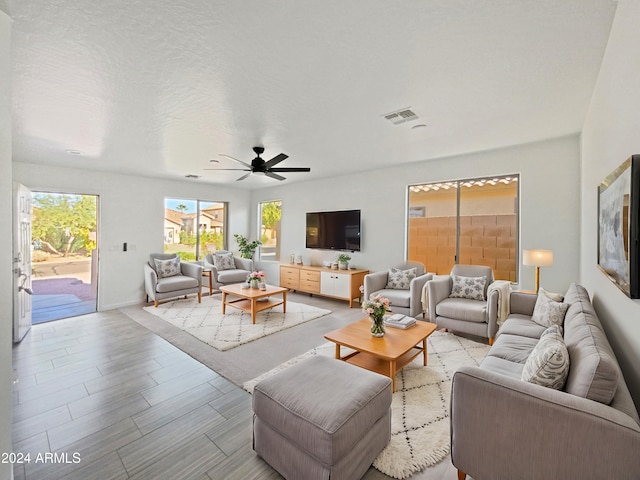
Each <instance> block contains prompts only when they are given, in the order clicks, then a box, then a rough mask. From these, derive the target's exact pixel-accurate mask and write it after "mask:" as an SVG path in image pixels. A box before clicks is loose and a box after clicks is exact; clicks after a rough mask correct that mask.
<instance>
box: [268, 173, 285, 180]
mask: <svg viewBox="0 0 640 480" xmlns="http://www.w3.org/2000/svg"><path fill="white" fill-rule="evenodd" d="M264 174H265V175H266V176H267V177H271V178H275V179H276V180H286V179H285V178H284V177H282V176H280V175H278V174H275V173H273V172H264Z"/></svg>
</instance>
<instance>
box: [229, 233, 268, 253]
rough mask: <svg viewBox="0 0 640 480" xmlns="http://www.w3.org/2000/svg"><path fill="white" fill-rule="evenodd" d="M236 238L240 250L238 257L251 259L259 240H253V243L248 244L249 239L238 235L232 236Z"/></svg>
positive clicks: (259, 243) (259, 242) (260, 243)
mask: <svg viewBox="0 0 640 480" xmlns="http://www.w3.org/2000/svg"><path fill="white" fill-rule="evenodd" d="M233 236H234V237H236V242H238V248H239V250H240V257H242V258H249V259H251V258H253V254H254V252H255V251H256V248H258V247H259V246H260V245H262V242H261V241H260V240H254V241H253V242H249V239H248V238H247V237H245V236H243V235H240V234H238V233H234V234H233Z"/></svg>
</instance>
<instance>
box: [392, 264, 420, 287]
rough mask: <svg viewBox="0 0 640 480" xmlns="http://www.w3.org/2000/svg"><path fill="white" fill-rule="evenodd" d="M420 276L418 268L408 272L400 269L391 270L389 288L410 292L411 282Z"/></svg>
mask: <svg viewBox="0 0 640 480" xmlns="http://www.w3.org/2000/svg"><path fill="white" fill-rule="evenodd" d="M417 275H418V269H417V268H410V269H408V270H400V269H399V268H391V269H390V270H389V273H388V275H387V286H386V288H389V289H391V290H409V286H410V285H411V280H413V279H414V278H416V276H417Z"/></svg>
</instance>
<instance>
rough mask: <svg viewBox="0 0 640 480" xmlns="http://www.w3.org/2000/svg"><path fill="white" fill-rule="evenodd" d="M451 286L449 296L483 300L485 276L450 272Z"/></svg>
mask: <svg viewBox="0 0 640 480" xmlns="http://www.w3.org/2000/svg"><path fill="white" fill-rule="evenodd" d="M451 278H452V279H453V287H452V288H451V293H450V294H449V297H450V298H469V299H471V300H484V299H485V298H484V285H485V283H486V282H487V277H462V276H460V275H455V274H452V275H451Z"/></svg>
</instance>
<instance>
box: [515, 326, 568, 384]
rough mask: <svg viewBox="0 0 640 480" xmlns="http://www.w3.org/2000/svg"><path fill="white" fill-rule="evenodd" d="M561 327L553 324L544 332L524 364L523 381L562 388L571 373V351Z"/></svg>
mask: <svg viewBox="0 0 640 480" xmlns="http://www.w3.org/2000/svg"><path fill="white" fill-rule="evenodd" d="M559 328H560V327H559V326H558V325H553V326H551V327H549V328H548V329H547V330H545V331H544V332H543V333H542V335H541V336H540V341H539V342H538V343H537V345H536V346H535V347H534V348H533V350H532V351H531V354H530V355H529V358H527V361H526V362H525V364H524V369H523V370H522V376H521V379H522V380H523V381H525V382H529V383H535V384H536V385H541V386H543V387H548V388H553V389H555V390H562V387H564V383H565V382H566V380H567V376H568V375H569V352H568V351H567V347H566V345H565V344H564V339H563V338H562V335H560V332H559Z"/></svg>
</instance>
